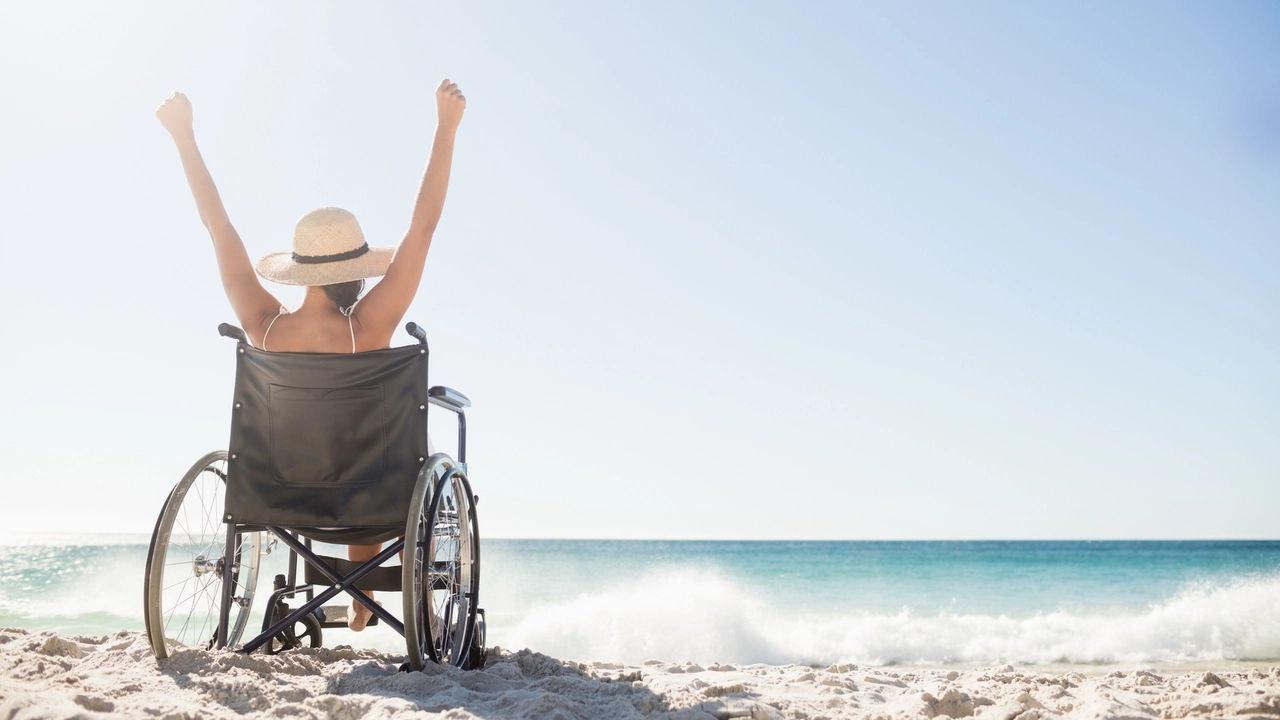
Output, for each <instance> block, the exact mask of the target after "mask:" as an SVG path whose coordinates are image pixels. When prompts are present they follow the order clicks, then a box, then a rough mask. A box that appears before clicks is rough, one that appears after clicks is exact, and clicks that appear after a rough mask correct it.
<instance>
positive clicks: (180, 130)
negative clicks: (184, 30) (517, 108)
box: [156, 92, 461, 138]
mask: <svg viewBox="0 0 1280 720" xmlns="http://www.w3.org/2000/svg"><path fill="white" fill-rule="evenodd" d="M459 114H461V113H459ZM156 118H158V119H159V120H160V124H161V125H163V126H164V129H165V130H168V131H169V134H170V135H172V136H174V138H178V137H180V136H185V135H190V134H191V101H190V100H188V99H187V96H186V95H183V94H182V93H180V92H174V93H173V94H172V95H170V96H169V97H168V98H167V99H165V101H164V102H163V103H160V107H158V108H156Z"/></svg>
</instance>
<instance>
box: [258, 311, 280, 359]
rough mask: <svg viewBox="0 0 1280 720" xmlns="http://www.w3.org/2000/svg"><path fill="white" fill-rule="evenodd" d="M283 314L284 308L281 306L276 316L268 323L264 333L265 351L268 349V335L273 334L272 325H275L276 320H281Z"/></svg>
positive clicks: (263, 343) (263, 345)
mask: <svg viewBox="0 0 1280 720" xmlns="http://www.w3.org/2000/svg"><path fill="white" fill-rule="evenodd" d="M283 314H284V308H280V312H278V313H276V316H275V317H273V318H271V322H269V323H267V331H266V332H264V333H262V349H263V350H264V351H265V350H266V349H267V336H268V335H270V334H271V326H272V325H275V324H276V321H277V320H279V319H280V316H281V315H283Z"/></svg>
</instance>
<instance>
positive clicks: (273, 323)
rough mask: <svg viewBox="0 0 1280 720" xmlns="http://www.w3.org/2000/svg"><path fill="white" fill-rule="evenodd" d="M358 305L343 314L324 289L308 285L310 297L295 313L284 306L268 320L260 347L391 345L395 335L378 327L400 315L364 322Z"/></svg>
mask: <svg viewBox="0 0 1280 720" xmlns="http://www.w3.org/2000/svg"><path fill="white" fill-rule="evenodd" d="M362 320H363V318H362V317H361V313H360V307H359V305H357V306H356V307H355V308H353V309H352V312H351V313H350V314H343V313H342V311H341V310H340V309H339V308H338V306H337V304H336V303H334V302H333V300H331V299H330V298H329V297H327V296H326V294H325V293H324V291H323V289H322V288H318V287H309V288H307V296H306V299H305V300H303V303H302V305H301V306H299V307H298V308H297V309H295V310H293V311H292V312H290V311H287V310H285V309H283V308H281V310H280V313H279V314H278V315H276V316H275V317H274V318H272V319H271V320H270V321H269V322H268V323H267V328H266V330H265V332H264V333H263V336H262V338H261V339H260V340H259V341H258V347H259V348H261V349H263V350H267V351H270V352H304V353H353V352H368V351H370V350H381V349H383V348H387V347H391V338H390V337H388V336H386V334H385V333H383V332H379V331H378V330H376V329H374V328H380V327H386V326H387V325H389V324H392V323H398V322H399V320H400V318H380V320H383V322H373V323H365V322H362Z"/></svg>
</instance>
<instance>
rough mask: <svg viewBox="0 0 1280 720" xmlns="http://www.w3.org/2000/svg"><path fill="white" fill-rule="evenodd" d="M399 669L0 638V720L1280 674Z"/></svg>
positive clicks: (879, 692) (1178, 695)
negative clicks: (160, 657) (157, 655)
mask: <svg viewBox="0 0 1280 720" xmlns="http://www.w3.org/2000/svg"><path fill="white" fill-rule="evenodd" d="M402 661H403V658H401V657H396V656H394V655H389V654H386V653H380V652H375V651H372V650H353V649H351V648H348V647H338V648H333V649H318V650H298V651H294V652H292V653H289V654H285V655H279V656H275V657H271V656H267V655H239V654H235V653H230V652H203V651H198V650H180V651H176V652H175V653H174V655H173V657H171V658H170V659H169V660H166V661H164V662H161V663H157V662H156V661H155V660H154V659H153V658H152V657H151V651H150V649H149V647H148V645H147V641H146V638H145V637H144V636H143V635H141V634H139V633H136V632H119V633H116V634H115V635H112V636H107V637H81V636H76V637H62V636H59V635H56V634H53V633H39V634H37V633H31V632H28V631H25V630H14V629H6V630H0V720H11V719H12V720H17V719H19V718H21V719H27V718H108V717H117V718H118V717H128V718H158V719H177V718H334V719H336V720H342V719H344V718H352V719H354V718H370V719H371V720H376V719H377V718H390V717H395V718H538V719H542V718H549V719H554V718H592V719H594V718H638V717H646V718H670V719H678V720H708V719H709V718H731V717H742V718H756V719H762V718H807V719H813V720H816V719H817V718H833V719H834V718H882V717H883V718H889V717H893V718H898V717H902V718H938V717H942V716H944V715H945V716H950V717H967V716H975V717H978V718H984V719H991V720H1014V719H1016V720H1040V719H1042V718H1058V717H1070V718H1183V717H1244V718H1247V717H1259V718H1262V717H1265V718H1272V719H1273V720H1274V719H1275V718H1277V717H1280V667H1278V668H1269V669H1262V668H1251V669H1248V670H1242V669H1241V667H1240V666H1239V665H1235V666H1234V667H1233V668H1232V671H1226V670H1223V671H1221V672H1218V673H1216V674H1215V673H1214V672H1206V671H1204V670H1199V671H1197V672H1183V673H1170V674H1156V673H1152V672H1146V671H1129V672H1120V671H1117V672H1111V673H1110V674H1105V675H1103V674H1096V675H1092V676H1086V675H1084V674H1081V673H1080V672H1077V671H1068V672H1037V671H1034V670H1030V669H1015V668H1013V667H1010V666H1005V667H1002V668H989V669H969V670H946V669H909V670H904V669H901V668H869V667H857V666H853V665H839V666H832V667H830V668H826V669H814V668H809V667H805V666H801V665H787V666H778V667H775V666H769V665H747V666H743V667H734V666H728V665H725V666H720V665H712V666H710V667H705V668H703V667H699V666H697V665H691V664H688V663H666V662H658V661H649V662H647V663H645V664H644V666H642V667H624V666H620V665H611V664H606V663H593V664H591V665H585V664H578V663H573V662H566V661H561V660H556V659H554V658H550V657H547V656H545V655H540V654H538V653H534V652H530V651H528V650H522V651H520V652H517V653H509V652H505V651H501V650H496V649H495V650H493V651H491V654H490V659H489V665H488V666H487V667H486V668H485V669H484V670H480V671H473V672H464V671H461V670H456V669H453V668H442V667H435V666H432V667H430V668H428V669H427V671H426V672H422V673H402V672H398V671H397V668H398V666H399V665H400V663H401V662H402ZM1223 666H1224V667H1232V666H1230V665H1228V664H1226V663H1224V664H1223Z"/></svg>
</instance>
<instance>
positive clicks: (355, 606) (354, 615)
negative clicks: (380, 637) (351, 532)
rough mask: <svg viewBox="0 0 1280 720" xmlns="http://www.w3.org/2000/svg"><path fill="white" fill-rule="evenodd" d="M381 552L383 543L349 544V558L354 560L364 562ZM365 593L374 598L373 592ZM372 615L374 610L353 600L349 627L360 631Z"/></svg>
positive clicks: (348, 621) (348, 619)
mask: <svg viewBox="0 0 1280 720" xmlns="http://www.w3.org/2000/svg"><path fill="white" fill-rule="evenodd" d="M380 552H382V546H381V545H348V546H347V559H348V560H352V561H354V562H364V561H366V560H372V559H373V558H375V557H377V555H378V553H380ZM365 595H368V596H369V599H370V600H372V599H373V593H372V592H369V591H365ZM371 617H373V611H371V610H370V609H369V608H367V607H365V606H364V605H361V604H360V603H358V602H356V601H355V600H352V601H351V612H350V613H348V614H347V627H349V628H351V629H352V630H355V631H356V632H360V631H361V630H364V626H365V625H368V624H369V618H371Z"/></svg>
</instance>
